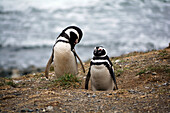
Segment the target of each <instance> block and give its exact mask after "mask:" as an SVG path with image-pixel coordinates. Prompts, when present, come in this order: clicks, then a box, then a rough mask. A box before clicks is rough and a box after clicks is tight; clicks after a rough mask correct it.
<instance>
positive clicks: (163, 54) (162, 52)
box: [158, 50, 168, 57]
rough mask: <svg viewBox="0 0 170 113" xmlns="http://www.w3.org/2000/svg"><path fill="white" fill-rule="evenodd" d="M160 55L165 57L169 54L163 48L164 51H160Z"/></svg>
mask: <svg viewBox="0 0 170 113" xmlns="http://www.w3.org/2000/svg"><path fill="white" fill-rule="evenodd" d="M158 55H159V56H162V57H164V56H166V55H168V53H167V51H166V50H163V51H161V52H159V53H158Z"/></svg>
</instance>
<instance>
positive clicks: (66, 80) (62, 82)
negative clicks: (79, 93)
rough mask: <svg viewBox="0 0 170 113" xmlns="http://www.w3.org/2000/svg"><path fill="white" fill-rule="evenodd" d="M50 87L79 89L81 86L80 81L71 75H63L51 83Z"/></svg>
mask: <svg viewBox="0 0 170 113" xmlns="http://www.w3.org/2000/svg"><path fill="white" fill-rule="evenodd" d="M52 86H56V87H62V88H63V89H67V88H79V87H80V86H81V80H80V79H79V78H78V77H76V76H75V75H72V74H65V75H64V76H61V77H60V78H58V79H57V80H54V81H52Z"/></svg>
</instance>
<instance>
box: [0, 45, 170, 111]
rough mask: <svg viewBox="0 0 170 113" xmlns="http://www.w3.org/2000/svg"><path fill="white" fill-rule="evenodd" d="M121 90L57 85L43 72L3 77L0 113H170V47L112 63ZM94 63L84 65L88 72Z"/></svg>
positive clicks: (80, 81) (79, 82)
mask: <svg viewBox="0 0 170 113" xmlns="http://www.w3.org/2000/svg"><path fill="white" fill-rule="evenodd" d="M111 61H112V62H113V64H114V68H115V74H116V78H117V84H118V88H119V90H116V91H96V92H94V91H92V90H91V89H89V90H85V89H84V81H85V75H86V74H83V72H82V70H81V67H80V66H79V67H80V69H79V75H78V78H76V77H70V76H67V77H66V78H67V79H69V80H71V81H64V79H63V78H62V79H60V80H53V79H52V77H53V76H54V72H53V69H51V72H50V79H49V80H47V79H46V78H45V77H44V73H43V72H42V73H33V74H28V75H25V76H22V77H19V78H0V112H92V113H93V112H98V113H100V112H114V113H117V112H118V113H121V112H130V113H135V112H142V113H143V112H160V113H169V112H170V104H169V103H170V90H169V89H170V86H169V84H170V48H166V49H163V50H157V51H156V50H155V51H150V52H145V53H143V52H133V53H129V54H126V55H122V56H120V57H114V58H111ZM88 67H89V61H87V62H86V63H85V68H86V73H87V71H88Z"/></svg>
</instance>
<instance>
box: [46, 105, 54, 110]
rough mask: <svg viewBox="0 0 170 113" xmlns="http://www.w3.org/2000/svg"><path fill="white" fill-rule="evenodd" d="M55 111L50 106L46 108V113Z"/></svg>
mask: <svg viewBox="0 0 170 113" xmlns="http://www.w3.org/2000/svg"><path fill="white" fill-rule="evenodd" d="M53 110H54V108H53V106H48V107H47V108H46V111H53Z"/></svg>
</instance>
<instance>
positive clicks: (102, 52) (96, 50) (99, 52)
mask: <svg viewBox="0 0 170 113" xmlns="http://www.w3.org/2000/svg"><path fill="white" fill-rule="evenodd" d="M93 54H94V56H99V57H100V56H106V55H107V51H106V49H105V48H104V47H103V46H97V47H95V48H94V51H93Z"/></svg>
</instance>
